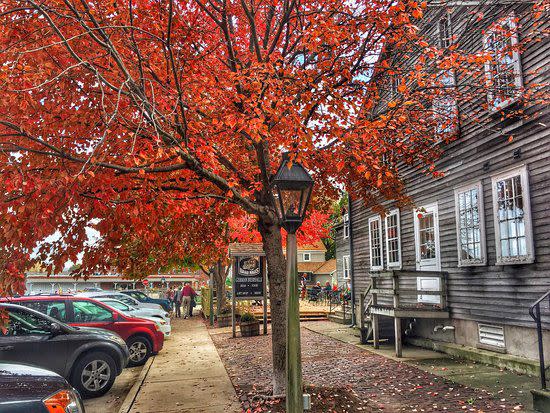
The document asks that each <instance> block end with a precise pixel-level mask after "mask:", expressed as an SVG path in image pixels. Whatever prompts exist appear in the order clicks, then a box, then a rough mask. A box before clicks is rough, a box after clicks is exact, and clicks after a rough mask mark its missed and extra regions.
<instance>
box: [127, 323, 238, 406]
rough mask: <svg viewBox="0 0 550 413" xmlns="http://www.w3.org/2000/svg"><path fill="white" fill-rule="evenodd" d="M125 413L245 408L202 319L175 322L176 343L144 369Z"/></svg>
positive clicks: (173, 339)
mask: <svg viewBox="0 0 550 413" xmlns="http://www.w3.org/2000/svg"><path fill="white" fill-rule="evenodd" d="M128 398H129V400H127V401H125V403H124V406H123V408H122V409H121V411H120V413H128V412H129V413H169V412H174V413H175V412H179V413H186V412H199V411H200V412H203V413H218V412H224V413H237V412H241V405H240V403H239V401H238V399H237V395H236V394H235V389H234V388H233V385H232V384H231V380H230V379H229V376H228V375H227V372H226V371H225V367H224V365H223V363H222V361H221V359H220V357H219V355H218V351H217V350H216V347H215V346H214V344H213V343H212V340H211V339H210V336H209V334H208V331H207V329H206V327H205V326H204V324H203V323H202V321H201V320H200V319H199V317H194V318H193V319H189V320H183V319H174V320H172V337H171V338H170V339H169V340H166V341H165V342H164V349H163V350H162V351H161V352H160V353H159V354H158V355H157V356H156V357H154V358H153V359H152V361H151V362H150V363H148V364H147V365H146V366H145V367H144V373H143V374H142V377H141V378H140V379H139V380H138V383H137V384H136V387H135V389H134V391H133V394H132V392H131V394H129V396H128Z"/></svg>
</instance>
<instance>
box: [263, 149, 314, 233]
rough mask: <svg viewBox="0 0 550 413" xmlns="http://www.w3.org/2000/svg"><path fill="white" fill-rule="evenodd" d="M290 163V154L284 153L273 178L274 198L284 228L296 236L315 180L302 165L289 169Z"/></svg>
mask: <svg viewBox="0 0 550 413" xmlns="http://www.w3.org/2000/svg"><path fill="white" fill-rule="evenodd" d="M289 162H290V158H289V154H288V153H284V154H283V160H282V162H281V165H280V166H279V170H278V171H277V173H276V174H275V177H274V178H273V196H274V198H275V209H276V211H277V215H278V216H279V220H280V221H281V223H282V225H283V228H284V229H285V230H286V231H287V232H288V233H291V234H294V233H295V232H296V230H297V229H298V228H300V225H302V222H303V220H304V216H305V215H306V209H307V206H308V204H309V199H310V197H311V190H312V188H313V179H311V176H309V174H308V173H307V171H306V170H305V169H304V167H303V166H302V165H300V164H299V163H296V162H293V163H292V165H291V166H290V168H289Z"/></svg>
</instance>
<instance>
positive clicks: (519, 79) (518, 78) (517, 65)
mask: <svg viewBox="0 0 550 413" xmlns="http://www.w3.org/2000/svg"><path fill="white" fill-rule="evenodd" d="M515 18H516V16H515V14H514V13H511V14H510V15H508V17H506V18H504V19H502V20H500V21H499V22H497V23H498V24H503V23H510V28H511V29H512V31H513V33H512V36H511V37H510V42H511V43H512V46H513V47H515V46H517V44H518V43H519V35H518V27H517V24H516V22H515ZM497 23H495V24H497ZM492 32H493V28H492V27H489V28H488V29H487V31H486V34H485V35H484V36H483V49H484V50H485V51H488V49H489V45H488V39H489V36H490V35H491V33H492ZM512 57H513V59H514V72H515V73H514V74H515V76H514V83H515V86H516V87H517V88H518V89H520V88H522V87H523V72H522V69H521V60H520V55H519V53H518V51H517V50H513V51H512ZM491 77H492V74H491V63H490V62H485V81H486V84H487V86H488V87H487V106H488V108H489V111H491V112H496V111H498V110H501V109H504V108H506V107H508V106H510V105H511V104H513V103H515V102H516V101H517V100H518V99H519V98H520V97H521V93H520V92H519V91H518V93H517V94H516V96H515V97H513V98H510V99H506V100H503V101H502V102H500V103H499V104H496V105H495V104H494V103H493V96H492V93H491V89H490V84H491Z"/></svg>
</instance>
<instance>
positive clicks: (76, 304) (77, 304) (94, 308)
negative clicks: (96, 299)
mask: <svg viewBox="0 0 550 413" xmlns="http://www.w3.org/2000/svg"><path fill="white" fill-rule="evenodd" d="M73 308H74V322H75V323H97V322H109V321H113V314H112V313H111V312H110V311H109V310H108V309H106V308H105V307H102V306H100V305H98V304H95V303H93V302H91V301H73Z"/></svg>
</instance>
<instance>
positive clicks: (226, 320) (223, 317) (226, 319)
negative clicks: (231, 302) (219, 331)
mask: <svg viewBox="0 0 550 413" xmlns="http://www.w3.org/2000/svg"><path fill="white" fill-rule="evenodd" d="M217 322H218V327H229V326H230V325H231V314H220V315H219V316H218V317H217Z"/></svg>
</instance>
